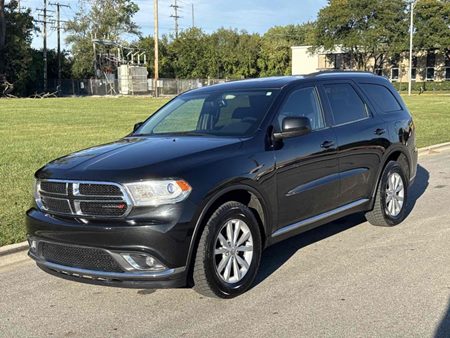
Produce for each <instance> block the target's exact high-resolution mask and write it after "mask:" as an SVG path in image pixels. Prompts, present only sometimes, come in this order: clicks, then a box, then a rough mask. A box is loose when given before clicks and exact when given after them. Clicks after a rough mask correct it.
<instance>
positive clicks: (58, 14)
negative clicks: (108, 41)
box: [50, 2, 70, 91]
mask: <svg viewBox="0 0 450 338" xmlns="http://www.w3.org/2000/svg"><path fill="white" fill-rule="evenodd" d="M50 5H51V6H56V30H57V32H58V91H60V90H61V79H62V72H61V63H62V62H61V22H62V21H61V7H67V8H69V7H70V6H67V5H63V4H60V3H59V2H57V3H50Z"/></svg>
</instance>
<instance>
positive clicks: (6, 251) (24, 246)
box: [0, 142, 450, 257]
mask: <svg viewBox="0 0 450 338" xmlns="http://www.w3.org/2000/svg"><path fill="white" fill-rule="evenodd" d="M445 148H450V142H446V143H440V144H435V145H432V146H429V147H424V148H420V149H419V156H423V155H429V154H435V153H439V150H443V149H445ZM25 250H28V242H26V241H25V242H21V243H17V244H11V245H6V246H1V247H0V257H2V256H7V255H11V254H14V253H17V252H21V251H25Z"/></svg>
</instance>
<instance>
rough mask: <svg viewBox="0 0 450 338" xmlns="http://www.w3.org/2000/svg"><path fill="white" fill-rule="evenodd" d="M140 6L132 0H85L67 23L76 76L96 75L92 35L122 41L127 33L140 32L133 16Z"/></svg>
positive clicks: (73, 70)
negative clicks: (94, 73)
mask: <svg viewBox="0 0 450 338" xmlns="http://www.w3.org/2000/svg"><path fill="white" fill-rule="evenodd" d="M138 10H139V7H138V6H137V5H136V4H135V3H134V2H133V1H132V0H83V1H80V8H79V10H78V12H77V13H76V15H75V18H74V19H73V20H70V21H69V22H68V23H67V28H66V30H67V33H68V36H67V38H66V42H67V43H68V44H70V45H71V49H72V55H73V57H74V63H73V68H72V72H73V74H74V76H76V77H79V78H81V77H86V76H91V75H93V72H94V68H93V60H94V51H93V44H92V39H94V38H97V39H107V40H112V41H122V35H123V34H131V35H137V36H139V35H140V32H139V29H138V26H137V25H136V23H135V22H134V21H133V16H134V15H135V14H136V13H137V12H138Z"/></svg>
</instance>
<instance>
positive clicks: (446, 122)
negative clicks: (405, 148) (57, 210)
mask: <svg viewBox="0 0 450 338" xmlns="http://www.w3.org/2000/svg"><path fill="white" fill-rule="evenodd" d="M405 100H406V102H407V104H408V106H409V107H410V109H411V111H412V112H413V114H414V117H415V121H416V125H417V133H418V146H419V147H423V146H427V145H431V144H436V143H442V142H446V141H450V132H449V129H450V95H433V96H431V95H422V96H413V97H411V98H407V97H406V98H405ZM164 102H166V99H151V98H144V97H134V98H64V99H47V100H32V99H8V100H0V144H1V146H0V246H2V245H5V244H10V243H14V242H19V241H22V240H24V239H25V228H24V213H25V211H26V210H27V208H28V207H29V206H30V204H31V198H32V197H31V191H32V185H33V173H34V172H35V171H36V170H37V169H38V168H40V167H41V166H42V165H44V164H45V163H47V162H48V161H50V160H52V159H54V158H57V157H59V156H62V155H65V154H67V153H70V152H72V151H75V150H79V149H82V148H86V147H89V146H93V145H96V144H100V143H105V142H108V141H112V140H115V139H118V138H120V137H122V136H124V135H126V134H127V133H129V132H130V131H131V129H132V127H133V125H134V124H135V123H136V122H139V121H142V120H143V119H145V118H146V117H147V116H149V115H150V114H151V113H152V112H154V111H155V110H156V109H157V108H158V107H159V106H161V105H162V104H163V103H164Z"/></svg>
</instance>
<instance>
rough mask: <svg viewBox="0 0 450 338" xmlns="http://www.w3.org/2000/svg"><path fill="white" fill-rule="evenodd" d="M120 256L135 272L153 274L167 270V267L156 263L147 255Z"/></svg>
mask: <svg viewBox="0 0 450 338" xmlns="http://www.w3.org/2000/svg"><path fill="white" fill-rule="evenodd" d="M120 255H121V256H122V257H123V259H125V260H126V261H127V263H128V264H129V265H130V266H131V267H132V268H133V269H135V270H144V271H155V272H158V271H164V270H167V267H166V266H164V264H162V263H161V262H160V261H158V260H157V259H156V258H155V257H153V256H150V255H147V254H138V253H122V254H120Z"/></svg>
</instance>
